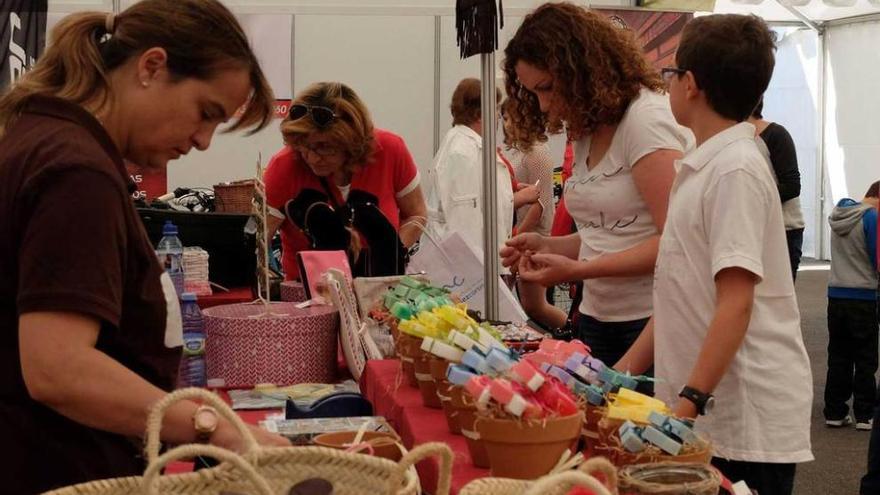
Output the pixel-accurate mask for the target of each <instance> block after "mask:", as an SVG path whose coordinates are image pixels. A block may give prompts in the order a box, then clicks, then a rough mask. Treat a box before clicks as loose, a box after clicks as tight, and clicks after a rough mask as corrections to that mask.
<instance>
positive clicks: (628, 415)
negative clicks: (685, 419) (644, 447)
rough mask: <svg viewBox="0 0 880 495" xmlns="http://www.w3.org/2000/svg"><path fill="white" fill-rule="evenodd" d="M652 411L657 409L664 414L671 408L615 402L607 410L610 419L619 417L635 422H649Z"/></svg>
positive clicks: (619, 418)
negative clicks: (624, 404)
mask: <svg viewBox="0 0 880 495" xmlns="http://www.w3.org/2000/svg"><path fill="white" fill-rule="evenodd" d="M652 411H657V412H659V413H663V414H669V410H668V409H667V408H666V407H664V408H663V409H656V408H653V407H646V406H624V407H622V406H619V405H615V404H609V405H608V411H607V412H606V416H607V417H608V419H618V420H621V421H626V420H629V421H633V422H635V423H641V424H647V423H648V417H649V416H650V415H651V412H652Z"/></svg>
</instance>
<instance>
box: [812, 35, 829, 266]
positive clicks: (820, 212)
mask: <svg viewBox="0 0 880 495" xmlns="http://www.w3.org/2000/svg"><path fill="white" fill-rule="evenodd" d="M825 33H826V31H825V30H824V29H823V30H822V31H819V32H818V33H817V43H818V45H819V46H818V57H819V60H818V69H819V71H818V72H819V81H818V83H819V88H818V93H819V95H818V101H819V105H818V107H819V108H818V109H817V110H818V111H817V113H818V115H817V120H818V124H819V125H818V129H817V131H818V133H819V137H818V140H817V145H818V148H819V149H818V150H817V151H818V154H819V167H818V168H819V170H817V171H816V172H817V174H816V175H817V177H816V181H817V190H818V191H819V204H818V205H817V208H816V219H815V222H816V223H815V225H816V245H817V248H816V258H817V259H820V260H824V259H829V256H828V253H826V252H825V236H826V230H825V229H826V224H825V208H826V204H825V202H826V200H827V194H828V190H827V187H826V186H825V179H826V175H827V174H826V167H827V165H828V161H827V159H826V156H825V108H826V106H825V98H826V86H827V84H826V83H827V81H828V73H827V70H826V61H827V43H826V39H825Z"/></svg>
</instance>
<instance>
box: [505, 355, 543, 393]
mask: <svg viewBox="0 0 880 495" xmlns="http://www.w3.org/2000/svg"><path fill="white" fill-rule="evenodd" d="M510 377H511V378H513V379H514V380H516V381H518V382H519V383H522V384H523V385H525V386H526V388H528V389H529V390H530V391H531V392H534V391H535V390H538V389H539V388H541V385H543V384H544V381H545V379H546V377H545V375H544V373H541V371H540V370H538V368H537V367H535V365H534V364H532V363H531V362H529V361H520V362H518V363H516V364H515V365H514V366H513V368H511V369H510Z"/></svg>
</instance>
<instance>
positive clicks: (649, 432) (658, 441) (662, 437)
mask: <svg viewBox="0 0 880 495" xmlns="http://www.w3.org/2000/svg"><path fill="white" fill-rule="evenodd" d="M642 438H643V439H645V440H647V441H648V442H651V443H653V444H654V445H656V446H657V447H660V450H662V451H664V452H666V453H667V454H671V455H678V453H679V452H681V444H680V443H678V442H676V441H675V440H673V439H671V438H669V437H668V436H666V434H664V433H663V432H662V431H660V430H658V429H657V428H654V427H653V426H647V427H645V429H644V431H642Z"/></svg>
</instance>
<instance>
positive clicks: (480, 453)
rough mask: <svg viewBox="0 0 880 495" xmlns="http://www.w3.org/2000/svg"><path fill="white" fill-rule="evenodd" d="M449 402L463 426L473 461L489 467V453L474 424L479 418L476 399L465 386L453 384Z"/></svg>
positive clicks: (457, 419)
mask: <svg viewBox="0 0 880 495" xmlns="http://www.w3.org/2000/svg"><path fill="white" fill-rule="evenodd" d="M449 402H450V406H451V407H452V411H453V414H454V415H455V419H456V421H458V425H459V427H460V428H461V434H462V436H463V437H464V439H465V442H466V443H467V446H468V452H470V454H471V462H472V463H473V464H474V466H476V467H478V468H488V467H489V454H488V453H487V452H486V445H485V444H484V443H483V440H482V439H481V438H480V434H479V433H477V429H476V427H475V426H474V424H475V422H476V419H477V407H476V406H475V405H474V401H473V400H472V399H471V397H470V395H468V393H467V392H465V390H464V388H463V387H456V386H452V387H451V388H450V389H449Z"/></svg>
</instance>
